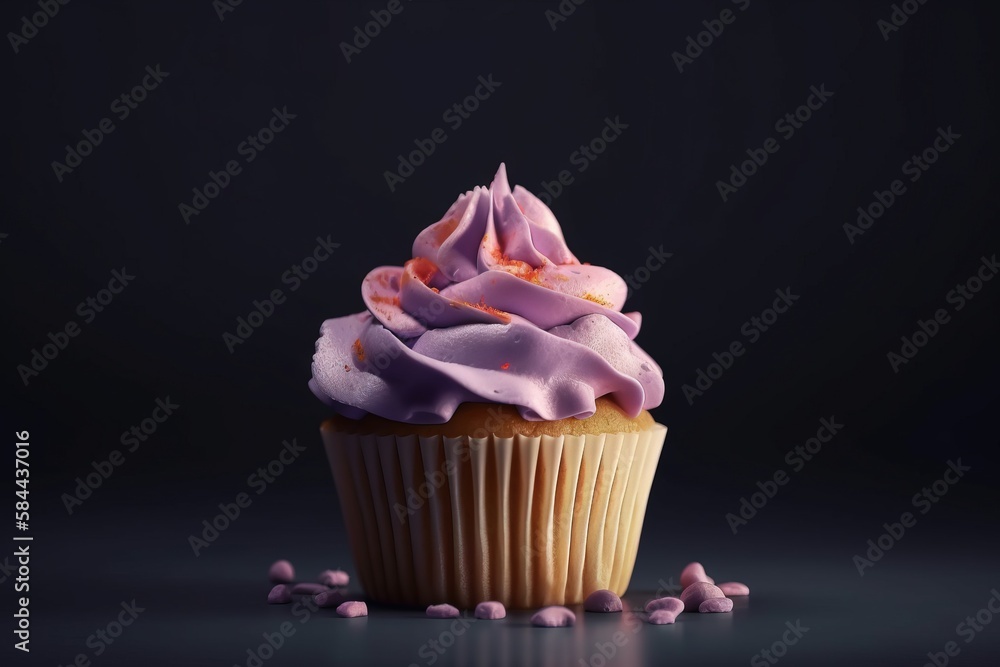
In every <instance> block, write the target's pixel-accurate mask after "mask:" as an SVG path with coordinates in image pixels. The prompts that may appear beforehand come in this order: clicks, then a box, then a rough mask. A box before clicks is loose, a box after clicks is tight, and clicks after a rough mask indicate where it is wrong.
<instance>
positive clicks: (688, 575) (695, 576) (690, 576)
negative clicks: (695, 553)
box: [681, 562, 715, 588]
mask: <svg viewBox="0 0 1000 667" xmlns="http://www.w3.org/2000/svg"><path fill="white" fill-rule="evenodd" d="M698 581H705V582H707V583H710V584H714V583H715V580H714V579H712V577H710V576H708V575H707V574H705V568H704V567H702V565H701V563H698V562H694V563H688V564H687V565H686V566H685V567H684V569H683V570H681V588H687V587H688V586H690V585H691V584H693V583H695V582H698Z"/></svg>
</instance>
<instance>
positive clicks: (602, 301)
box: [580, 292, 613, 308]
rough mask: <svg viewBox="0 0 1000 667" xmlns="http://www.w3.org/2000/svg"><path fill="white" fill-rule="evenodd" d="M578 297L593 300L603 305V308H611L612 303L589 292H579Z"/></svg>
mask: <svg viewBox="0 0 1000 667" xmlns="http://www.w3.org/2000/svg"><path fill="white" fill-rule="evenodd" d="M580 298H582V299H586V300H587V301H593V302H594V303H596V304H598V305H601V306H604V307H605V308H611V306H612V305H613V304H612V303H611V302H610V301H608V300H607V299H604V298H602V297H599V296H597V295H596V294H591V293H590V292H585V293H584V294H581V295H580Z"/></svg>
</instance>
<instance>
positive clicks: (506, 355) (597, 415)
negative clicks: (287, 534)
mask: <svg viewBox="0 0 1000 667" xmlns="http://www.w3.org/2000/svg"><path fill="white" fill-rule="evenodd" d="M626 293H627V288H626V285H625V283H624V281H623V280H622V279H621V278H620V277H619V276H618V275H617V274H615V273H614V272H612V271H610V270H609V269H605V268H602V267H599V266H593V265H591V264H589V263H581V262H580V261H579V260H578V259H577V258H576V257H575V256H574V255H573V253H572V252H570V250H569V248H568V247H567V245H566V242H565V240H564V237H563V234H562V230H561V229H560V227H559V223H558V222H557V221H556V219H555V216H554V215H553V214H552V212H551V211H550V210H549V208H548V207H547V206H545V204H543V203H542V202H541V201H540V200H539V199H538V198H536V197H535V196H534V195H532V194H531V193H529V192H528V191H527V190H525V189H524V188H522V187H520V186H517V187H515V188H514V189H513V191H512V190H511V188H510V186H509V184H508V182H507V173H506V170H505V168H504V165H502V164H501V165H500V169H499V170H498V171H497V173H496V176H495V177H494V179H493V182H492V184H491V185H490V186H489V188H485V187H481V186H480V187H476V188H475V189H473V190H472V191H469V192H466V193H465V194H463V195H461V196H459V197H458V199H457V201H456V202H455V203H454V204H453V205H452V206H451V208H449V209H448V211H447V212H446V213H445V215H444V217H443V218H442V219H441V220H440V221H438V222H436V223H434V224H432V225H430V226H429V227H427V228H426V229H424V230H423V231H422V232H420V234H418V235H417V238H416V240H415V241H414V243H413V257H412V258H411V259H409V260H408V261H406V262H405V263H404V264H403V266H401V267H400V266H382V267H379V268H376V269H374V270H373V271H371V272H370V273H369V274H368V275H367V277H365V279H364V281H363V283H362V287H361V295H362V298H363V299H364V303H365V306H366V307H367V310H365V311H364V312H361V313H357V314H354V315H348V316H345V317H339V318H334V319H330V320H327V321H325V322H324V323H323V325H322V327H321V328H320V334H321V335H320V338H319V340H317V341H316V353H315V355H314V356H313V364H312V379H311V380H310V382H309V386H310V388H311V389H312V391H313V393H314V394H316V396H317V397H319V398H320V399H321V400H323V401H324V402H325V403H327V404H328V405H329V406H330V408H331V409H332V411H333V413H334V414H333V416H332V417H331V418H330V419H328V420H327V421H326V422H324V423H323V425H322V427H321V429H320V430H321V434H322V437H323V442H324V445H325V448H326V452H327V456H328V458H329V461H330V466H331V468H332V470H333V476H334V481H335V483H336V486H337V493H338V496H339V498H340V504H341V508H342V510H343V514H344V521H345V524H346V527H347V531H348V536H349V540H350V545H351V550H352V552H353V556H354V560H355V564H356V566H357V573H358V577H359V579H360V581H361V584H362V586H363V587H364V589H365V591H366V592H367V594H368V595H369V597H370V599H371V600H373V601H376V602H382V603H387V604H403V605H414V606H426V605H429V604H435V603H440V602H450V603H452V604H455V605H458V606H460V607H466V608H472V607H474V606H475V605H476V603H478V602H481V601H483V600H498V601H500V602H502V603H503V604H504V605H506V606H508V607H510V608H514V609H517V608H528V607H539V606H543V605H555V604H559V605H564V604H575V603H579V602H582V601H583V599H584V598H585V597H586V595H587V594H589V593H591V592H592V591H594V590H598V589H609V590H612V591H614V592H615V593H617V594H619V595H621V594H623V593H624V592H625V589H626V588H627V586H628V582H629V578H630V577H631V574H632V568H633V565H634V563H635V556H636V550H637V548H638V545H639V534H640V532H641V529H642V522H643V516H644V514H645V509H646V502H647V499H648V497H649V489H650V486H651V484H652V480H653V474H654V472H655V470H656V464H657V461H658V460H659V456H660V450H661V449H662V447H663V440H664V438H665V437H666V432H667V429H666V427H664V426H663V425H661V424H658V423H656V422H655V421H654V420H653V418H652V416H651V415H650V414H649V412H648V410H649V409H650V408H653V407H655V406H657V405H659V403H660V401H661V400H662V399H663V374H662V372H661V370H660V368H659V366H657V364H656V363H655V362H654V361H653V360H652V359H651V358H650V357H649V355H647V354H646V353H645V352H644V351H643V350H642V349H640V348H639V347H638V346H637V345H636V344H635V343H634V342H633V339H634V338H635V336H636V334H638V333H639V327H640V324H641V318H640V316H639V314H638V313H622V312H621V308H622V306H623V304H624V301H625V296H626Z"/></svg>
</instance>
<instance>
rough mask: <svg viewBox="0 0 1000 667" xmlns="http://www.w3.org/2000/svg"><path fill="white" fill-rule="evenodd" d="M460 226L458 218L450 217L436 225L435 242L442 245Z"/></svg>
mask: <svg viewBox="0 0 1000 667" xmlns="http://www.w3.org/2000/svg"><path fill="white" fill-rule="evenodd" d="M456 227H458V218H448V219H447V220H442V221H441V222H439V223H437V224H436V225H434V232H433V234H434V242H435V243H437V244H438V245H441V244H442V243H444V242H445V240H446V239H447V238H448V237H449V236H451V233H452V232H454V231H455V228H456Z"/></svg>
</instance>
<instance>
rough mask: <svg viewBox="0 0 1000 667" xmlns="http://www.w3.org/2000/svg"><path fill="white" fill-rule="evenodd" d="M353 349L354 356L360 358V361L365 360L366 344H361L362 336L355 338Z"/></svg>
mask: <svg viewBox="0 0 1000 667" xmlns="http://www.w3.org/2000/svg"><path fill="white" fill-rule="evenodd" d="M351 349H352V350H354V356H356V357H357V358H358V361H364V360H365V346H364V345H362V344H361V339H360V338H355V339H354V345H352V346H351Z"/></svg>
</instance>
